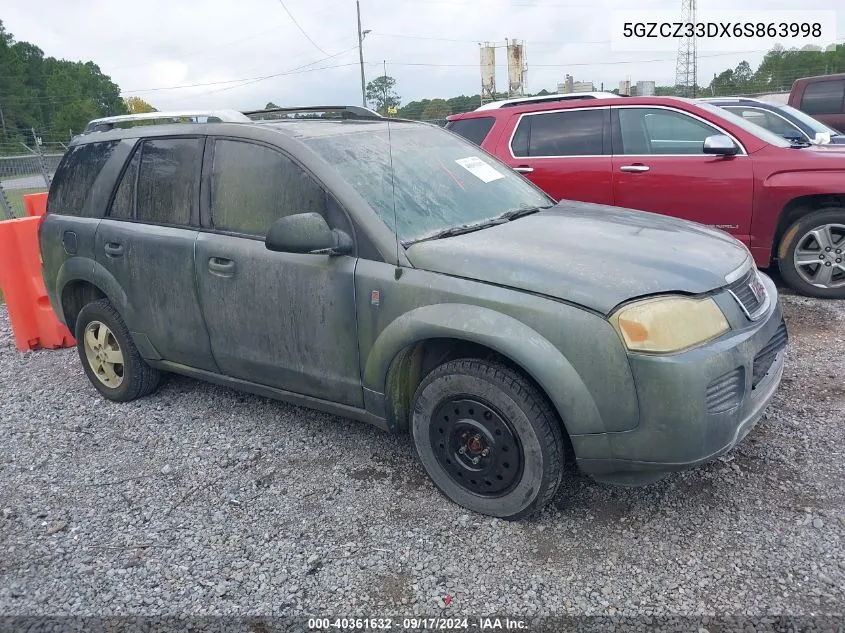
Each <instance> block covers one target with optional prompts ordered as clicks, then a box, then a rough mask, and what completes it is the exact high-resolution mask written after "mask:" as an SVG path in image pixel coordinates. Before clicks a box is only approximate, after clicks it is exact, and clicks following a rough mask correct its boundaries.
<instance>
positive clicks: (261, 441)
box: [0, 296, 845, 617]
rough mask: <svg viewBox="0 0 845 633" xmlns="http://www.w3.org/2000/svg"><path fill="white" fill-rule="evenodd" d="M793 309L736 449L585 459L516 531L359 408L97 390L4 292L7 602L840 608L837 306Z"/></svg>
mask: <svg viewBox="0 0 845 633" xmlns="http://www.w3.org/2000/svg"><path fill="white" fill-rule="evenodd" d="M783 302H784V307H785V310H786V313H787V317H788V324H789V330H790V334H791V340H792V343H791V349H790V351H789V356H788V358H787V367H786V373H785V377H784V382H783V386H782V388H781V390H780V392H779V393H778V395H777V396H776V399H775V401H774V403H773V405H772V406H771V407H770V409H769V410H768V413H767V414H766V416H765V419H764V421H763V422H762V423H761V424H760V425H758V426H757V428H756V429H755V430H754V431H752V433H751V434H750V435H749V436H748V438H747V439H746V440H745V441H744V442H743V443H742V444H741V445H740V446H739V447H737V448H736V449H735V450H734V451H733V452H732V453H730V454H729V455H728V456H726V457H724V458H722V459H721V460H719V461H717V462H715V463H713V464H710V465H706V466H704V467H700V468H698V469H696V470H693V471H688V472H684V473H679V474H675V475H672V476H671V477H669V478H668V479H667V480H664V481H662V482H660V483H658V484H655V485H653V486H650V487H647V488H640V489H623V488H614V487H609V486H604V485H599V484H597V483H595V482H593V481H591V480H590V479H587V478H584V477H581V476H578V475H577V474H576V473H571V474H570V476H569V478H568V479H567V480H566V482H565V484H564V485H563V486H562V489H561V491H560V493H559V495H558V497H557V498H556V499H555V502H554V503H553V504H552V506H551V507H550V508H549V509H547V510H546V511H545V512H544V513H543V514H542V515H540V516H539V517H536V518H534V519H531V520H528V521H523V522H517V523H509V522H504V521H500V520H495V519H490V518H486V517H481V516H477V515H473V514H469V513H467V512H466V511H464V510H463V509H461V508H459V507H457V506H455V505H453V504H452V503H450V502H449V501H448V500H447V499H445V498H444V497H443V496H441V495H440V494H439V493H438V492H437V490H436V489H435V488H434V486H433V485H432V484H431V483H430V482H429V480H428V479H427V477H426V475H425V474H424V472H423V471H422V469H421V467H420V465H419V463H418V461H417V459H416V458H415V455H414V453H413V451H412V449H411V446H410V442H409V440H408V439H407V438H405V437H398V438H397V437H390V436H388V435H386V434H385V433H383V432H381V431H379V430H377V429H374V428H370V427H368V426H366V425H363V424H359V423H354V422H350V421H347V420H342V419H338V418H334V417H332V416H329V415H324V414H321V413H317V412H313V411H310V410H306V409H301V408H296V407H292V406H288V405H286V404H282V403H278V402H274V401H270V400H265V399H261V398H258V397H253V396H249V395H242V394H239V393H236V392H234V391H231V390H229V389H224V388H218V387H214V386H211V385H208V384H204V383H201V382H196V381H194V380H190V379H186V378H180V377H172V378H170V379H169V380H168V381H167V383H166V384H165V385H164V386H163V388H162V389H161V390H160V391H159V392H158V393H157V394H156V395H154V396H152V397H149V398H146V399H143V400H141V401H138V402H134V403H130V404H114V403H109V402H106V401H104V400H103V399H101V398H100V397H99V396H98V394H97V393H96V391H95V390H94V389H93V387H91V385H90V384H89V383H88V381H87V379H86V378H85V376H84V374H83V372H82V369H81V367H80V365H79V361H78V359H77V356H76V351H75V350H61V351H39V352H34V353H27V354H19V353H18V352H17V351H15V349H14V346H13V342H12V338H11V330H10V326H9V322H8V318H7V315H6V312H5V308H4V307H2V306H0V384H2V389H0V418H2V421H3V422H2V426H0V447H2V448H0V509H2V516H0V544H1V545H2V556H0V615H22V614H51V615H79V614H111V615H121V614H196V615H199V614H204V615H217V614H233V615H247V614H249V615H254V614H299V615H303V614H307V615H318V616H321V615H359V616H376V615H386V614H398V615H413V614H418V615H419V614H428V615H436V614H439V613H445V614H464V615H473V614H475V615H478V614H493V613H502V614H504V613H507V614H512V615H514V616H524V617H530V616H535V615H543V614H559V615H560V614H579V615H580V614H621V615H629V616H638V615H643V614H654V615H664V616H665V615H671V614H678V615H682V614H693V615H701V614H737V615H749V616H754V615H760V614H772V613H777V614H781V613H789V614H806V615H811V614H817V615H818V614H842V612H843V610H844V609H843V604H845V599H843V596H844V595H845V538H843V537H845V465H843V464H845V462H843V453H844V452H845V449H843V444H845V443H844V442H843V439H845V426H843V419H845V385H843V380H842V378H843V376H845V337H843V332H844V331H845V311H843V309H842V308H843V303H842V302H825V301H818V300H811V299H805V298H800V297H795V296H784V297H783ZM444 597H447V598H446V602H448V603H449V604H448V605H447V604H444Z"/></svg>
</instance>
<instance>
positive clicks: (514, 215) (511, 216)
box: [496, 204, 554, 222]
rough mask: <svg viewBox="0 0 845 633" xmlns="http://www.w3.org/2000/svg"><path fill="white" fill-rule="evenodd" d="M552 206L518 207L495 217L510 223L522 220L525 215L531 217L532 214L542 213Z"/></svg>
mask: <svg viewBox="0 0 845 633" xmlns="http://www.w3.org/2000/svg"><path fill="white" fill-rule="evenodd" d="M552 206H554V205H551V204H550V205H547V206H545V207H519V208H518V209H511V210H510V211H505V212H504V213H503V214H502V215H499V216H496V219H497V220H506V221H508V222H510V221H511V220H517V219H519V218H524V217H525V216H526V215H531V214H532V213H537V212H539V211H544V210H545V209H551V208H552Z"/></svg>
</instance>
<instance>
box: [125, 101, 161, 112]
mask: <svg viewBox="0 0 845 633" xmlns="http://www.w3.org/2000/svg"><path fill="white" fill-rule="evenodd" d="M123 103H124V105H125V106H126V111H127V112H129V114H143V113H145V112H158V110H156V109H155V108H154V107H153V106H151V105H150V104H149V103H147V102H146V101H144V100H143V99H142V98H141V97H125V98H124V99H123Z"/></svg>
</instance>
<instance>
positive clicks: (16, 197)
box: [0, 187, 47, 220]
mask: <svg viewBox="0 0 845 633" xmlns="http://www.w3.org/2000/svg"><path fill="white" fill-rule="evenodd" d="M4 191H5V192H6V198H8V199H9V204H11V205H12V211H13V212H14V214H15V217H16V218H22V217H24V216H25V215H26V208H25V207H24V206H23V197H24V196H26V195H29V194H31V193H43V192H44V191H47V188H46V187H38V188H36V189H5V190H4ZM0 209H2V205H0ZM1 219H3V220H5V219H6V218H5V217H3V218H1Z"/></svg>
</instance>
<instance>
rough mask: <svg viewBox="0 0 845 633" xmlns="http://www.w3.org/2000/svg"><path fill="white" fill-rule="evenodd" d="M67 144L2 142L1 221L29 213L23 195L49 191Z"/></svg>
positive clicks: (35, 138) (38, 141)
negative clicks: (25, 207) (24, 204)
mask: <svg viewBox="0 0 845 633" xmlns="http://www.w3.org/2000/svg"><path fill="white" fill-rule="evenodd" d="M66 149H67V146H66V145H64V144H63V143H43V144H42V143H41V141H40V138H38V135H37V133H35V132H34V133H33V142H32V143H31V144H26V143H0V220H4V219H10V218H15V217H22V216H24V215H26V211H25V209H24V206H23V197H24V196H25V195H27V194H29V193H39V192H42V191H47V190H48V189H49V188H50V183H51V182H52V179H53V174H55V173H56V167H57V166H58V164H59V161H60V160H61V159H62V156H63V155H64V153H65V150H66Z"/></svg>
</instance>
